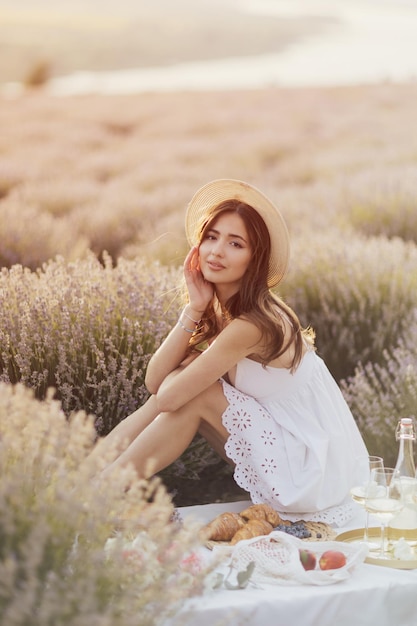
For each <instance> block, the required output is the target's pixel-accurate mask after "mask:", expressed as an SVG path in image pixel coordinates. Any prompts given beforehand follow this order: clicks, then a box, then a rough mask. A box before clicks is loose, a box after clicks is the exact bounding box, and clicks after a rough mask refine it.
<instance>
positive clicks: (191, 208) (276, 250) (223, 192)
mask: <svg viewBox="0 0 417 626" xmlns="http://www.w3.org/2000/svg"><path fill="white" fill-rule="evenodd" d="M232 199H236V200H240V201H241V202H244V203H245V204H249V205H250V206H251V207H253V208H254V209H255V210H256V211H257V212H258V213H259V215H260V216H261V217H262V219H263V220H264V222H265V224H266V227H267V228H268V232H269V236H270V239H271V256H270V259H269V271H268V287H275V286H276V285H277V284H278V283H280V282H281V281H282V279H283V278H284V276H285V274H286V271H287V268H288V263H289V257H290V240H289V234H288V229H287V225H286V223H285V221H284V218H283V217H282V215H281V213H280V211H279V210H278V209H277V207H276V206H275V205H274V204H273V203H272V202H271V201H270V200H269V199H268V198H267V197H266V196H265V195H264V194H263V193H262V192H261V191H259V189H256V187H253V186H252V185H249V184H248V183H245V182H243V181H240V180H233V179H218V180H213V181H211V182H210V183H207V184H206V185H204V187H201V189H199V190H198V191H197V192H196V193H195V194H194V196H193V198H192V199H191V202H190V203H189V205H188V208H187V212H186V216H185V234H186V237H187V240H188V243H189V244H190V245H191V246H195V245H198V244H199V239H198V237H199V229H200V228H201V225H202V223H203V220H204V217H205V216H206V215H207V214H208V212H209V211H210V210H211V209H213V208H214V207H216V206H218V205H219V204H220V203H221V202H224V201H225V200H232Z"/></svg>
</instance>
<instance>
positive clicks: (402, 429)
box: [390, 417, 417, 543]
mask: <svg viewBox="0 0 417 626" xmlns="http://www.w3.org/2000/svg"><path fill="white" fill-rule="evenodd" d="M395 438H396V440H397V441H398V442H399V447H398V457H397V462H396V464H395V469H397V470H399V472H400V476H401V482H402V487H403V488H405V489H406V488H407V479H410V481H414V480H415V478H416V467H415V462H414V442H415V441H416V429H415V424H414V420H413V419H412V418H410V417H403V418H402V419H400V420H399V422H398V424H397V428H396V431H395ZM398 534H400V535H403V536H404V538H405V539H407V540H410V541H413V543H414V541H416V540H417V512H416V511H414V510H412V509H410V508H408V507H407V506H405V507H404V508H403V510H402V511H401V513H399V514H398V515H397V516H396V517H395V518H394V519H393V520H392V521H391V522H390V536H392V538H399V535H398ZM397 535H398V536H397Z"/></svg>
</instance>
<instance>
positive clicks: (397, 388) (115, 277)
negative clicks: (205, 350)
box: [0, 83, 417, 497]
mask: <svg viewBox="0 0 417 626" xmlns="http://www.w3.org/2000/svg"><path fill="white" fill-rule="evenodd" d="M416 96H417V86H416V85H415V84H412V83H411V84H402V85H394V86H392V85H389V84H384V85H378V86H368V87H365V86H358V87H345V88H343V87H340V88H328V89H314V88H308V89H307V88H305V89H293V90H279V89H270V90H258V91H241V92H211V93H175V94H141V95H131V96H113V97H101V96H89V97H87V96H85V97H78V98H77V97H74V98H64V99H57V98H52V97H49V96H46V95H45V94H43V93H42V91H36V90H35V91H33V92H31V93H28V94H26V95H25V96H24V97H21V98H18V99H14V100H10V101H9V100H3V102H2V107H1V109H0V125H1V127H2V133H1V136H0V150H1V153H2V160H1V164H0V190H1V201H0V229H1V233H2V244H1V249H0V259H1V265H2V266H3V271H2V274H1V283H0V284H1V293H2V302H3V303H5V306H3V307H2V309H1V313H0V315H1V325H0V347H1V352H0V355H1V356H0V359H1V360H0V366H1V370H0V371H1V374H0V376H1V380H3V381H5V382H6V383H14V382H18V381H23V382H24V383H25V384H26V385H28V386H30V387H33V388H34V389H35V390H36V393H37V395H38V397H40V398H42V397H44V394H45V392H46V389H47V388H48V387H49V386H52V387H54V388H56V390H57V397H59V398H60V400H61V401H62V402H63V406H64V408H65V411H66V412H67V413H70V412H71V411H72V410H79V409H83V410H86V411H88V412H89V413H92V414H93V415H95V417H96V424H97V428H98V431H99V432H100V434H104V433H105V432H108V430H109V429H110V428H112V427H113V426H114V425H115V424H116V423H117V422H118V421H119V420H120V419H122V418H123V417H124V416H125V415H126V414H128V413H129V412H130V411H131V410H133V408H134V407H135V406H137V405H138V403H140V402H141V401H143V399H144V398H145V397H146V391H145V389H144V387H143V374H144V369H145V368H146V363H147V359H148V358H149V356H150V354H151V353H152V351H153V350H154V349H155V347H156V346H157V345H158V343H159V342H160V341H161V340H162V338H163V336H164V334H166V332H168V330H169V328H170V325H171V324H172V322H173V320H174V319H175V317H176V314H177V309H178V306H179V302H178V297H177V296H178V286H179V285H180V282H181V276H180V267H181V262H182V258H183V256H184V254H185V252H186V249H187V246H186V242H185V239H184V234H183V217H184V211H185V207H186V205H187V202H188V201H189V199H190V198H191V196H192V194H193V193H194V191H195V190H196V189H197V188H198V187H199V186H200V185H202V184H204V183H205V182H206V181H208V180H210V179H213V178H217V177H234V178H240V179H244V180H248V181H250V182H251V183H253V184H255V185H257V186H259V187H260V188H261V189H263V190H264V191H265V192H266V193H267V194H269V195H270V196H271V197H272V198H274V200H275V201H276V202H277V204H278V205H279V206H280V207H281V209H282V211H283V213H284V215H285V218H286V220H287V222H288V225H289V229H290V233H291V238H292V258H291V265H290V271H289V274H288V276H287V279H286V281H285V282H284V283H283V284H282V285H281V286H280V293H281V295H282V296H283V297H285V299H286V300H287V301H288V302H289V303H290V304H292V305H293V306H294V307H295V308H296V310H297V311H298V313H299V315H300V317H301V319H302V321H303V323H305V324H312V325H313V326H314V327H315V328H316V331H317V345H318V350H319V352H320V353H321V354H322V355H323V356H324V357H325V359H326V361H327V362H328V364H329V366H330V368H331V370H332V372H333V374H334V376H335V378H336V379H337V380H338V381H339V382H340V383H341V385H342V386H343V388H344V391H345V393H346V397H347V398H348V399H349V402H350V404H351V406H352V409H353V410H354V411H355V417H356V418H357V420H358V423H360V426H361V430H362V432H363V433H364V436H365V438H366V439H367V443H368V446H369V448H370V449H371V450H372V451H373V452H379V453H382V452H383V453H384V454H385V455H386V456H387V457H388V458H391V459H392V456H393V455H394V454H395V453H396V444H395V441H394V434H393V433H394V428H395V424H396V421H397V419H398V418H399V417H400V416H404V415H405V414H407V415H408V414H412V413H413V412H414V411H415V394H416V391H415V379H416V364H415V345H416V342H415V337H416V335H415V332H416V331H415V314H416V300H417V290H416V281H417V251H416V240H417V212H416V206H415V203H416V200H415V189H416V174H417V140H416V139H415V133H413V132H412V129H413V123H414V116H415V102H416ZM6 303H7V304H6ZM413 333H414V334H413ZM402 342H403V344H404V345H402ZM401 346H402V347H401ZM400 349H401V350H403V352H402V353H401V355H402V356H401V359H399V358H398V352H395V351H396V350H400ZM404 351H405V352H404ZM358 368H359V369H358ZM361 368H362V369H361ZM375 368H377V369H375ZM385 371H387V372H389V375H385V374H384V372H385ZM375 431H376V432H377V433H378V439H375V436H376V435H375ZM376 448H378V449H376ZM191 456H192V455H191ZM197 456H198V458H199V459H200V460H201V453H200V452H199V453H198V455H197ZM207 460H208V462H210V463H212V462H213V463H215V462H217V459H213V458H212V456H211V453H210V452H207ZM202 465H204V463H203V464H202ZM201 469H202V468H201V464H200V466H199V467H197V468H195V467H194V460H193V459H191V460H189V462H188V465H187V462H185V464H182V463H179V465H178V467H177V468H176V469H175V472H174V474H175V473H177V472H179V471H182V472H183V474H184V475H193V476H195V475H198V473H199V471H201ZM168 473H169V472H168ZM197 497H198V496H197Z"/></svg>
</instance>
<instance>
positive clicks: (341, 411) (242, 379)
mask: <svg viewBox="0 0 417 626" xmlns="http://www.w3.org/2000/svg"><path fill="white" fill-rule="evenodd" d="M222 384H223V390H224V394H225V396H226V399H227V401H228V402H229V406H228V408H227V409H226V411H225V412H224V414H223V418H222V419H223V424H224V426H225V427H226V429H227V431H228V432H229V434H230V436H229V438H228V440H227V442H226V445H225V451H226V454H227V456H228V457H229V458H230V459H232V461H233V462H234V463H235V471H234V478H235V480H236V482H237V484H238V485H239V486H241V487H242V488H243V489H245V490H246V491H248V492H249V494H250V496H251V499H252V502H254V503H267V504H270V505H271V506H272V507H274V508H275V509H276V510H277V511H279V512H280V513H282V517H283V518H286V519H305V520H320V521H324V522H327V523H329V524H333V525H337V526H341V525H343V524H345V523H346V521H347V520H348V519H350V518H351V517H352V514H353V511H354V505H353V504H352V501H351V499H350V497H349V490H350V487H351V486H352V481H353V480H354V479H353V476H354V470H355V465H356V463H357V457H359V456H367V454H368V452H367V450H366V447H365V444H364V442H363V440H362V437H361V435H360V433H359V430H358V428H357V426H356V422H355V420H354V418H353V416H352V413H351V412H350V409H349V407H348V405H347V403H346V401H345V399H344V398H343V395H342V393H341V391H340V389H339V387H338V385H337V384H336V381H335V380H334V378H333V377H332V375H331V374H330V372H329V370H328V369H327V366H326V365H325V363H324V362H323V360H322V359H321V358H320V357H319V356H318V355H317V354H316V353H315V352H314V351H309V352H307V353H306V354H305V355H304V357H303V359H302V361H301V363H300V365H299V366H298V368H297V369H296V370H295V372H294V373H293V374H292V373H291V372H290V370H288V369H283V368H275V367H268V366H267V367H262V365H261V364H260V363H257V362H256V361H253V360H252V359H248V358H245V359H243V360H242V361H240V362H239V363H238V364H237V370H236V379H235V386H232V385H230V384H229V383H227V382H226V381H224V380H222Z"/></svg>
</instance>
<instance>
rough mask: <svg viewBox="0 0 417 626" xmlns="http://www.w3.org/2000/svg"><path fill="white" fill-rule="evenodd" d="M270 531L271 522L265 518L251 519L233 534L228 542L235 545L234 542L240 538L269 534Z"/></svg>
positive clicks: (271, 529) (271, 527)
mask: <svg viewBox="0 0 417 626" xmlns="http://www.w3.org/2000/svg"><path fill="white" fill-rule="evenodd" d="M272 531H273V526H272V524H270V523H269V522H267V521H266V520H265V519H251V520H249V522H247V524H245V525H244V526H243V527H242V528H240V529H239V530H238V531H237V532H236V533H235V534H234V535H233V537H232V539H231V541H230V543H231V544H232V545H235V543H237V542H238V541H241V540H242V539H251V538H252V537H260V536H261V535H269V533H270V532H272Z"/></svg>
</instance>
